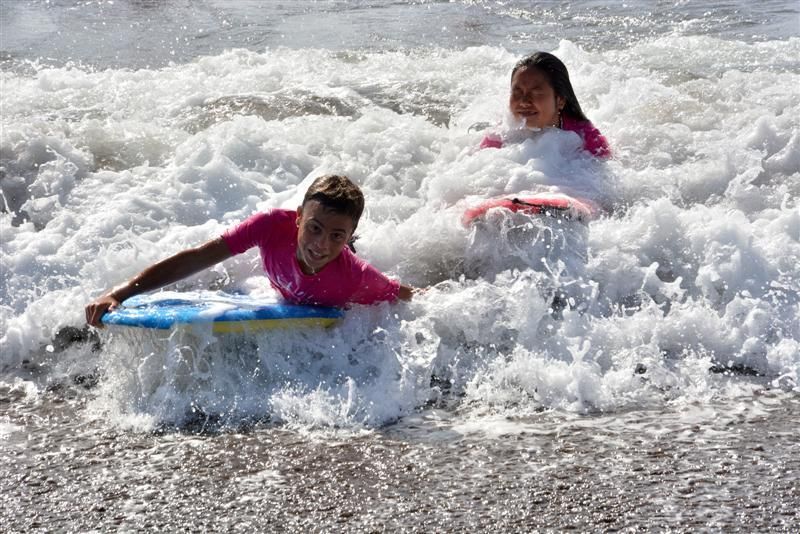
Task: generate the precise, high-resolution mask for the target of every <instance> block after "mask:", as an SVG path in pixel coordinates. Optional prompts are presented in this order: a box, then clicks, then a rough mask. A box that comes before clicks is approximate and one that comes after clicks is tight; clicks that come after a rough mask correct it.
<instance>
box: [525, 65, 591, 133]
mask: <svg viewBox="0 0 800 534" xmlns="http://www.w3.org/2000/svg"><path fill="white" fill-rule="evenodd" d="M523 68H525V69H538V70H539V71H540V72H542V73H544V75H545V76H546V77H547V81H549V82H550V85H551V86H552V87H553V90H554V91H555V93H556V95H558V96H560V97H561V98H563V99H564V109H562V110H561V112H562V113H564V114H565V115H568V116H569V117H571V118H573V119H577V120H581V121H588V120H589V119H587V118H586V115H585V114H584V113H583V110H582V109H581V105H580V104H579V103H578V97H577V96H575V91H574V90H573V89H572V83H571V82H570V81H569V72H568V71H567V66H566V65H564V63H563V62H562V61H561V60H560V59H558V58H557V57H556V56H554V55H553V54H548V53H547V52H535V53H533V54H531V55H529V56H526V57H524V58H522V59H520V60H519V61H517V64H516V65H514V69H513V70H512V71H511V80H512V81H513V80H514V75H515V74H516V73H517V71H518V70H519V69H523Z"/></svg>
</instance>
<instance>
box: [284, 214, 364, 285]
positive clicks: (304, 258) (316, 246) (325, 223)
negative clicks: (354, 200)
mask: <svg viewBox="0 0 800 534" xmlns="http://www.w3.org/2000/svg"><path fill="white" fill-rule="evenodd" d="M297 228H298V230H297V261H298V262H300V268H301V269H302V270H303V272H304V273H306V274H315V273H318V272H319V271H320V270H322V268H323V267H325V266H326V265H327V264H328V263H330V262H331V261H333V260H335V259H336V258H337V257H338V256H339V254H340V253H341V252H342V249H343V248H344V247H345V246H346V245H347V242H348V241H350V237H352V235H353V232H354V231H355V229H356V228H355V224H353V219H352V218H350V216H349V215H344V214H342V213H337V212H335V211H331V210H329V209H326V208H325V207H324V206H322V204H320V203H319V202H318V201H316V200H309V201H308V202H306V204H305V206H301V207H299V208H297Z"/></svg>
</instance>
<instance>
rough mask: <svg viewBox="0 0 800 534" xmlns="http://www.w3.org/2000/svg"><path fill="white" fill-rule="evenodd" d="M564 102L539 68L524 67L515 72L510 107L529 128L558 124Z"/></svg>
mask: <svg viewBox="0 0 800 534" xmlns="http://www.w3.org/2000/svg"><path fill="white" fill-rule="evenodd" d="M564 103H565V102H564V99H563V98H562V97H560V96H558V95H556V93H555V91H554V90H553V86H552V85H550V82H549V81H548V80H547V77H546V76H545V75H544V74H543V73H542V71H540V70H539V69H537V68H530V67H522V68H521V69H519V70H517V72H515V73H514V77H513V78H512V79H511V96H510V97H509V99H508V107H509V109H511V113H512V114H513V115H514V117H515V118H516V119H517V120H520V121H525V126H527V127H528V128H547V127H550V126H558V125H559V112H560V111H561V110H562V109H563V108H564Z"/></svg>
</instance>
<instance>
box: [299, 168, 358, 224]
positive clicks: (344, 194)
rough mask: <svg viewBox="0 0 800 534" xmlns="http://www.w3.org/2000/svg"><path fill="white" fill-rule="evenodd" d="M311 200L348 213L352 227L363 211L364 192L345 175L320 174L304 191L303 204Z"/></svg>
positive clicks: (345, 213) (327, 207) (333, 209)
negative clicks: (351, 220)
mask: <svg viewBox="0 0 800 534" xmlns="http://www.w3.org/2000/svg"><path fill="white" fill-rule="evenodd" d="M311 200H316V201H317V202H319V203H320V205H321V206H322V207H323V208H325V209H326V210H330V211H335V212H336V213H341V214H342V215H348V216H349V217H350V218H351V219H353V228H354V229H355V227H357V226H358V221H359V219H361V214H362V213H363V212H364V194H363V193H362V192H361V189H359V188H358V186H357V185H356V184H354V183H353V182H352V181H351V180H350V178H348V177H347V176H340V175H338V174H328V175H325V176H320V177H319V178H317V179H316V180H314V182H313V183H312V184H311V186H310V187H309V188H308V191H306V196H305V197H303V206H305V205H306V203H307V202H309V201H311Z"/></svg>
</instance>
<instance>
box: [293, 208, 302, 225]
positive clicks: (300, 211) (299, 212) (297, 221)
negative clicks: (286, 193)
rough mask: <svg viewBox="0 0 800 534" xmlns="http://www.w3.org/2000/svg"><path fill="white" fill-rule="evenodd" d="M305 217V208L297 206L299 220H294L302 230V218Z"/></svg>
mask: <svg viewBox="0 0 800 534" xmlns="http://www.w3.org/2000/svg"><path fill="white" fill-rule="evenodd" d="M302 216H303V206H297V218H296V219H295V220H294V222H295V224H296V225H297V227H298V228H300V218H301V217H302Z"/></svg>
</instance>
